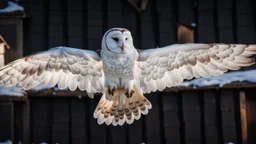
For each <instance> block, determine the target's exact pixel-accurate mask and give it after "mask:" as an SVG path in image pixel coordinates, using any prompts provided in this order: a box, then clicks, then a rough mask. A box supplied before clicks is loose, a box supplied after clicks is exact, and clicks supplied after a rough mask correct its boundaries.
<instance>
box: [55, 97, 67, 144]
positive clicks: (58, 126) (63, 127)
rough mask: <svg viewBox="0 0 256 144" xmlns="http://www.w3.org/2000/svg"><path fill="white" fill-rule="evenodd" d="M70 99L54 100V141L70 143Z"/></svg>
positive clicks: (62, 143)
mask: <svg viewBox="0 0 256 144" xmlns="http://www.w3.org/2000/svg"><path fill="white" fill-rule="evenodd" d="M69 108H70V104H69V100H68V99H64V98H54V101H53V122H52V143H59V144H68V143H70V141H69V139H70V134H69V132H70V129H69V128H70V127H69V124H70V119H69V118H70V115H69V114H70V113H69Z"/></svg>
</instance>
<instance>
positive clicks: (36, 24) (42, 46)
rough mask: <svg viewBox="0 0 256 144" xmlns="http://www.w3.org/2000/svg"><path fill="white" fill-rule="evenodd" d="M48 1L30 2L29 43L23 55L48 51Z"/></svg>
mask: <svg viewBox="0 0 256 144" xmlns="http://www.w3.org/2000/svg"><path fill="white" fill-rule="evenodd" d="M48 6H49V0H38V1H30V12H31V13H30V15H31V20H30V23H29V24H30V33H29V35H30V41H29V48H26V50H25V51H24V52H25V55H27V54H31V53H34V52H38V51H42V50H46V49H48V34H49V33H48V31H49V25H48V14H49V12H48V9H49V7H48Z"/></svg>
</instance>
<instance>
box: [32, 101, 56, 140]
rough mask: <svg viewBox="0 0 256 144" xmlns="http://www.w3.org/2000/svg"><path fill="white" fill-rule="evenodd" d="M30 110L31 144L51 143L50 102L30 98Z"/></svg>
mask: <svg viewBox="0 0 256 144" xmlns="http://www.w3.org/2000/svg"><path fill="white" fill-rule="evenodd" d="M30 101H31V102H30V109H31V121H30V125H31V143H40V142H46V143H49V142H50V141H51V133H49V131H50V130H49V129H50V128H51V122H52V119H51V117H52V101H51V100H50V99H45V98H43V99H42V98H32V99H31V100H30Z"/></svg>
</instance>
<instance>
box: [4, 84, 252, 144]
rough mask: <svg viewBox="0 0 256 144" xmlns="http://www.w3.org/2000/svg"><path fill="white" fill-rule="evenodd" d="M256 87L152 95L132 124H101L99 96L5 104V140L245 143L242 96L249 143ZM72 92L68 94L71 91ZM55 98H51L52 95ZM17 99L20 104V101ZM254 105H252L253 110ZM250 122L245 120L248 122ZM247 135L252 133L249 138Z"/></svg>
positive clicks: (70, 143)
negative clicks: (97, 113)
mask: <svg viewBox="0 0 256 144" xmlns="http://www.w3.org/2000/svg"><path fill="white" fill-rule="evenodd" d="M254 89H255V88H247V89H236V88H235V89H220V90H216V89H211V90H207V89H206V90H196V91H195V90H186V91H179V92H161V93H155V94H150V95H147V98H148V99H149V100H150V101H151V102H152V105H153V109H152V110H150V111H149V114H148V115H147V116H142V118H141V119H140V120H138V121H135V122H134V123H133V124H132V125H126V124H125V125H124V126H122V127H120V126H117V127H113V126H106V125H98V124H97V121H96V120H95V119H94V118H93V111H94V109H95V107H96V105H97V103H98V100H99V97H96V98H95V99H90V98H88V97H81V98H79V97H78V95H76V94H74V93H69V92H68V93H69V94H70V96H65V97H63V96H56V95H54V94H50V93H48V94H47V95H45V96H43V97H42V95H41V96H39V95H38V96H37V95H31V96H29V97H28V98H20V99H19V98H17V99H14V100H13V101H9V102H8V101H3V100H1V101H0V114H1V115H0V116H1V117H0V141H5V140H7V139H12V140H13V142H14V143H18V141H22V142H23V143H34V144H39V143H40V142H47V143H49V144H55V143H59V144H99V143H101V144H140V143H142V142H145V143H146V144H224V143H227V142H233V143H234V144H242V133H241V115H240V104H241V103H240V102H239V99H240V92H241V91H245V96H246V97H248V101H247V102H246V103H248V107H247V109H249V110H248V128H249V129H250V130H248V138H249V140H250V141H249V142H251V143H248V144H253V141H255V138H254V136H255V127H253V126H254V125H255V114H253V113H254V112H253V108H254V107H255V105H254V104H253V103H256V101H255V100H250V99H255V98H253V97H254V96H255V94H256V93H255V91H254ZM66 93H67V92H66ZM49 94H50V95H49ZM17 100H18V101H17ZM250 105H252V106H250ZM253 106H254V107H253ZM245 119H246V118H245ZM246 135H247V134H246Z"/></svg>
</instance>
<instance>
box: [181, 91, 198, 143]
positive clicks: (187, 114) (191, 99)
mask: <svg viewBox="0 0 256 144" xmlns="http://www.w3.org/2000/svg"><path fill="white" fill-rule="evenodd" d="M182 106H183V118H184V125H185V141H186V143H187V144H194V143H197V144H200V143H201V135H202V134H201V115H200V109H201V108H200V102H199V93H198V92H195V91H191V92H183V93H182Z"/></svg>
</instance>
